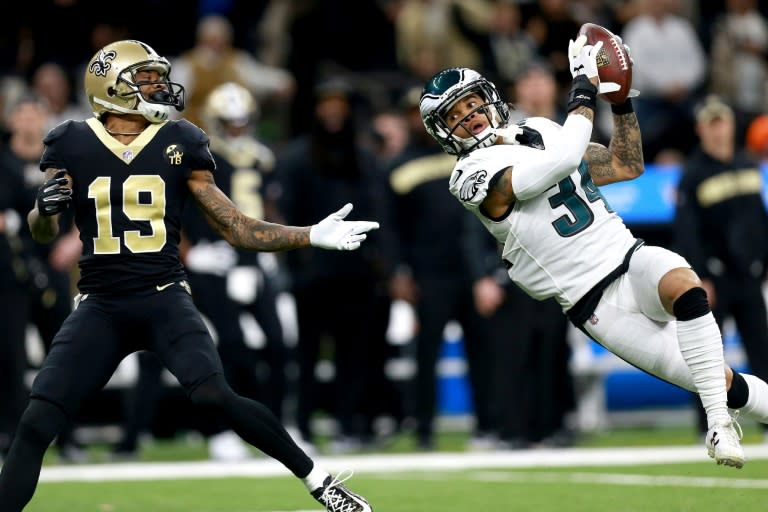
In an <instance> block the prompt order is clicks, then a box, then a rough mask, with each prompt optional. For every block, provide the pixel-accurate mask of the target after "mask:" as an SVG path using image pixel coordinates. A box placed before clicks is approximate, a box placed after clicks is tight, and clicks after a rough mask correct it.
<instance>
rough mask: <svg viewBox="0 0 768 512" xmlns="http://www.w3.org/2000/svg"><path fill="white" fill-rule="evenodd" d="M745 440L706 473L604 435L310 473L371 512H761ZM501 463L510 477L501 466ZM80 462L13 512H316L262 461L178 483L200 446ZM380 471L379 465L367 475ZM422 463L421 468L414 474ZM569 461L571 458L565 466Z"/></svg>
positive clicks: (672, 431)
mask: <svg viewBox="0 0 768 512" xmlns="http://www.w3.org/2000/svg"><path fill="white" fill-rule="evenodd" d="M745 430H746V432H745V442H746V445H745V449H746V452H747V456H748V458H749V457H750V455H751V454H754V455H757V456H756V457H754V458H752V459H750V460H748V462H747V465H746V466H745V468H744V469H742V470H736V469H733V468H725V467H718V466H716V465H715V464H714V463H713V462H711V461H710V459H708V458H707V457H706V452H705V450H704V447H703V444H701V443H700V441H699V440H697V439H696V434H695V433H694V432H693V431H692V430H691V429H690V428H662V429H615V430H612V431H609V432H606V433H604V434H600V435H594V436H589V437H585V438H582V439H581V440H580V441H579V443H578V447H577V448H576V449H566V450H537V449H533V450H523V451H518V452H505V454H502V456H503V457H502V458H503V459H504V460H502V461H501V462H500V461H499V460H498V459H494V458H493V457H494V455H499V453H496V454H494V453H491V454H482V453H480V454H478V453H467V452H463V446H464V443H465V442H466V439H467V437H466V434H463V433H458V432H454V433H444V434H442V435H441V436H440V438H439V440H438V451H437V452H434V453H426V454H417V453H413V452H412V450H411V446H412V439H410V436H400V437H397V438H395V439H394V440H393V442H392V443H391V444H389V445H388V446H387V447H385V448H383V449H381V450H380V451H379V453H377V454H371V453H367V454H354V455H350V456H347V457H346V458H339V457H332V456H328V455H325V456H324V458H323V459H322V462H323V465H325V466H326V467H329V469H331V471H334V472H336V471H338V470H339V468H340V467H342V466H344V467H352V468H353V469H355V470H356V474H355V475H354V476H353V478H352V479H351V480H350V482H349V483H350V486H351V487H352V488H353V489H354V490H356V491H359V492H360V493H361V494H363V495H365V496H366V497H367V498H369V499H370V500H371V502H372V504H373V505H374V510H376V511H378V512H382V511H392V512H396V511H397V512H422V511H424V512H426V511H439V512H459V511H460V512H469V511H473V512H474V511H483V512H485V511H492V512H495V511H499V512H507V511H511V512H514V511H526V512H528V511H533V512H569V511H572V512H581V511H583V512H635V511H636V512H667V511H668V512H687V511H690V512H719V511H723V512H726V511H727V512H752V511H754V512H757V511H760V512H762V511H765V510H768V446H767V445H765V444H763V443H762V440H763V438H762V432H761V431H760V430H759V429H757V427H754V428H752V427H747V428H746V429H745ZM623 447H630V448H628V449H627V448H623ZM580 450H583V451H584V453H589V454H590V455H589V459H588V460H587V459H584V460H587V462H585V463H584V464H585V465H583V466H581V465H579V466H576V465H574V463H573V462H566V463H563V464H561V463H560V462H554V463H553V462H552V461H553V460H555V461H556V460H560V459H561V458H563V457H565V458H568V456H569V454H573V453H574V452H578V453H581V452H580ZM623 451H630V452H632V453H633V454H635V455H636V456H641V455H642V454H645V453H650V452H653V453H656V454H660V455H662V456H663V455H664V454H666V453H670V452H682V453H684V454H687V455H685V456H684V457H683V460H685V457H687V458H688V459H687V461H686V462H680V463H678V462H665V463H653V464H649V463H644V462H637V463H625V462H622V461H619V462H613V463H611V462H610V458H611V456H612V454H615V453H622V452H623ZM553 454H554V455H553ZM691 455H692V457H691ZM550 456H553V457H554V458H550ZM507 458H509V460H510V461H511V464H510V465H505V461H506V460H507ZM91 459H92V460H91V462H92V464H90V465H89V466H66V465H61V464H57V463H56V462H55V450H51V453H49V455H48V457H47V459H46V467H45V468H44V472H43V480H42V481H41V483H40V486H39V488H38V492H37V494H36V495H35V497H34V499H33V500H32V502H31V503H30V505H29V506H28V508H27V509H25V512H59V511H61V512H71V511H77V512H154V511H158V512H278V511H280V512H308V511H312V510H314V511H320V510H321V509H320V507H319V506H318V505H317V504H316V503H315V502H314V501H313V500H312V499H311V498H310V497H309V495H308V494H307V493H306V491H305V489H304V487H303V485H302V484H301V483H300V482H299V481H297V480H296V479H294V478H292V477H290V476H286V475H287V472H286V471H285V470H284V468H282V467H281V466H279V465H277V464H275V463H274V461H270V460H269V459H266V458H265V457H257V458H256V459H255V460H256V462H255V463H254V466H258V467H262V466H265V465H266V466H268V467H272V470H271V472H269V471H268V472H267V473H265V476H264V475H262V476H257V475H254V476H242V474H240V473H237V472H235V473H234V474H231V475H224V476H219V477H216V478H203V477H195V478H188V477H187V478H182V477H180V476H178V474H177V473H176V471H177V470H178V469H179V468H182V469H183V468H185V467H198V466H204V467H207V466H206V465H207V464H209V463H208V462H207V461H206V460H205V459H206V452H205V447H204V445H202V444H200V443H189V442H178V441H177V442H170V441H166V442H155V443H152V444H151V445H149V446H148V447H145V449H144V450H143V451H142V455H141V460H140V461H139V462H138V463H128V464H104V463H103V462H104V461H105V460H106V457H105V455H104V453H103V449H102V450H99V449H98V448H94V449H93V450H92V453H91ZM382 459H383V460H384V461H385V463H384V464H382V465H379V462H378V461H379V460H382ZM403 459H407V461H406V462H405V463H403V462H402V461H403ZM430 459H431V460H432V463H431V465H430V464H427V465H423V464H421V462H420V461H426V460H430ZM435 459H437V461H436V462H435ZM169 460H176V461H183V462H180V463H171V464H169V465H167V466H168V467H167V470H164V473H163V474H162V476H159V477H153V476H148V475H147V474H145V473H144V472H145V471H146V470H147V468H157V467H160V466H159V465H158V464H157V461H169ZM454 460H456V461H467V460H470V461H474V462H472V463H470V464H468V465H465V466H461V464H459V465H458V466H457V467H455V468H454V469H451V464H447V463H446V461H447V462H451V461H454ZM486 460H488V461H489V462H488V464H485V461H486ZM638 460H642V457H640V458H639V459H638ZM691 460H695V461H696V462H691ZM371 461H373V463H371ZM398 461H400V462H399V463H398ZM521 461H522V462H521ZM581 461H582V459H581V456H579V457H577V463H579V464H581ZM542 463H543V464H542ZM270 464H272V466H269V465H270ZM398 464H399V465H398ZM387 465H389V467H388V468H385V466H387ZM276 466H279V467H277V471H275V467H276ZM460 466H461V467H460ZM227 467H233V468H235V469H237V468H238V466H237V465H230V466H227ZM240 467H242V466H240ZM84 468H85V469H89V468H90V470H91V471H92V473H91V474H90V476H86V477H85V478H86V480H101V479H102V478H104V479H105V480H107V481H82V479H81V478H80V477H78V476H71V475H72V474H76V473H78V471H81V470H83V469H84ZM115 468H117V470H123V469H125V468H128V469H130V468H133V469H132V470H131V471H132V473H131V474H132V476H130V477H129V479H128V480H125V479H122V480H121V478H120V477H119V476H118V477H114V476H110V475H111V473H110V471H112V470H115ZM174 468H175V469H174ZM46 471H48V473H46ZM54 473H55V474H54ZM52 474H53V478H51V476H52ZM181 474H183V472H182V473H181ZM248 474H250V473H248ZM275 475H280V476H275ZM136 478H139V479H142V481H135V479H136ZM57 479H58V480H57ZM131 479H134V481H131ZM61 480H63V481H61Z"/></svg>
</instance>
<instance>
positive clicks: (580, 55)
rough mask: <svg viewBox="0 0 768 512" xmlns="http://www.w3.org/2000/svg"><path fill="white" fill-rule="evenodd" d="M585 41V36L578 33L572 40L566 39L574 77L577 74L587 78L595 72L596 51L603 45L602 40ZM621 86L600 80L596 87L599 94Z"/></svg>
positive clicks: (595, 74)
mask: <svg viewBox="0 0 768 512" xmlns="http://www.w3.org/2000/svg"><path fill="white" fill-rule="evenodd" d="M586 43H587V36H585V35H584V34H582V35H580V36H579V37H577V38H576V40H575V41H574V40H573V39H571V40H570V41H568V62H569V63H570V70H571V76H572V77H573V78H576V77H577V76H579V75H585V76H586V77H587V78H594V77H596V76H598V74H597V53H598V52H599V51H600V49H601V48H602V47H603V42H602V41H598V42H597V44H595V45H594V46H593V45H590V44H586ZM619 89H621V86H620V85H619V84H617V83H615V82H600V85H599V86H598V87H597V92H598V93H599V94H605V93H608V92H616V91H618V90H619Z"/></svg>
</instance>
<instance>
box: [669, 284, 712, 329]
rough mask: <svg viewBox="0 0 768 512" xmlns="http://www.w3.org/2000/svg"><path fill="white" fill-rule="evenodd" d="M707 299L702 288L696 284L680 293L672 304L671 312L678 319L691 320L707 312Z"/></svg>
mask: <svg viewBox="0 0 768 512" xmlns="http://www.w3.org/2000/svg"><path fill="white" fill-rule="evenodd" d="M709 311H710V310H709V301H708V300H707V292H706V291H704V288H702V287H700V286H696V287H694V288H691V289H690V290H688V291H687V292H685V293H683V294H682V295H680V297H678V298H677V300H676V301H675V302H674V304H673V305H672V312H673V314H674V315H675V318H677V319H678V320H682V321H685V320H693V319H694V318H699V317H702V316H704V315H706V314H708V313H709Z"/></svg>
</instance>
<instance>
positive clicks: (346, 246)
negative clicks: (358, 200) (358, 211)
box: [309, 203, 379, 251]
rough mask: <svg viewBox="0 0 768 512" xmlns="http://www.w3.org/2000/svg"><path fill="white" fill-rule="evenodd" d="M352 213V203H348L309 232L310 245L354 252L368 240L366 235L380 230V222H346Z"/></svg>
mask: <svg viewBox="0 0 768 512" xmlns="http://www.w3.org/2000/svg"><path fill="white" fill-rule="evenodd" d="M351 211H352V203H347V204H345V205H344V207H342V209H341V210H339V211H337V212H336V213H332V214H330V215H329V216H327V217H326V218H324V219H323V220H321V221H320V222H318V223H317V224H315V225H314V226H312V227H311V228H310V230H309V243H310V244H311V245H312V246H313V247H320V248H321V249H331V250H334V249H335V250H337V251H353V250H355V249H357V248H358V247H360V244H361V243H363V240H365V239H366V235H365V233H367V232H368V231H370V230H372V229H379V223H378V222H368V221H345V220H344V217H346V216H347V215H349V212H351Z"/></svg>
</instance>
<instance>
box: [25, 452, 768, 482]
mask: <svg viewBox="0 0 768 512" xmlns="http://www.w3.org/2000/svg"><path fill="white" fill-rule="evenodd" d="M744 448H745V451H746V453H747V459H748V460H747V465H748V464H749V459H754V460H757V459H768V444H755V445H745V447H744ZM708 461H709V462H712V461H711V459H710V458H709V457H707V454H706V450H705V448H704V446H703V445H701V446H699V445H696V446H663V447H635V448H566V449H557V450H554V449H553V450H544V449H542V450H521V451H505V452H492V453H430V454H402V455H397V454H386V455H353V456H344V457H319V458H318V459H317V463H318V464H319V465H320V466H322V467H324V468H327V469H328V470H329V471H332V472H338V471H340V470H342V469H345V468H351V469H353V470H354V471H356V472H358V473H368V474H373V473H390V472H400V471H432V470H462V469H493V468H532V467H574V466H616V465H630V464H665V463H680V462H708ZM712 464H714V462H712ZM729 470H730V471H733V470H731V469H730V468H724V471H729ZM289 475H290V473H289V472H288V470H287V469H286V468H285V467H284V466H283V465H282V464H280V463H278V462H276V461H274V460H272V459H256V460H252V461H246V462H237V463H221V462H212V461H200V462H153V463H120V464H91V465H60V466H46V467H44V468H43V470H42V473H41V475H40V481H41V482H72V481H91V482H96V481H113V480H174V479H182V478H231V477H250V478H253V477H271V476H289ZM648 478H650V477H648ZM665 478H666V477H665ZM696 480H697V481H699V480H702V481H706V480H707V479H700V478H696ZM728 481H729V482H732V481H733V480H731V479H728ZM638 485H639V484H638Z"/></svg>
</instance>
